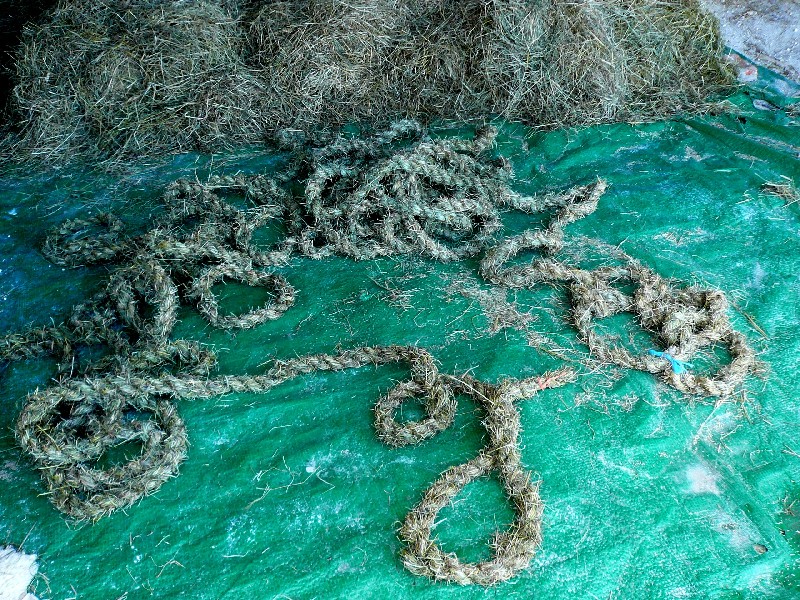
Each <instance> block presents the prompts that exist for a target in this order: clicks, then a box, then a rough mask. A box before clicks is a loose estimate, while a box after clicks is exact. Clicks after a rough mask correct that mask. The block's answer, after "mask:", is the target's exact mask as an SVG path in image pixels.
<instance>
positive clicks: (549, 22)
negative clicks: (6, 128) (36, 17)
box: [9, 0, 734, 161]
mask: <svg viewBox="0 0 800 600" xmlns="http://www.w3.org/2000/svg"><path fill="white" fill-rule="evenodd" d="M722 50H723V46H722V43H721V40H720V36H719V33H718V27H717V22H716V20H715V19H714V17H713V16H711V15H709V14H707V13H705V12H703V10H702V9H701V7H700V5H699V3H698V1H697V0H662V1H658V2H656V1H653V0H635V1H633V2H629V1H627V0H625V1H623V0H601V1H595V0H593V1H589V0H579V1H575V2H567V1H564V0H542V1H540V2H529V1H528V0H464V1H460V2H454V1H449V0H408V1H404V2H397V1H396V0H347V1H345V0H277V1H268V0H264V1H260V2H245V1H244V0H242V1H241V2H238V1H236V0H231V1H229V2H224V3H223V2H219V1H217V2H214V1H212V0H182V1H181V2H168V1H166V0H107V1H106V2H103V3H99V4H98V3H94V2H89V1H88V0H61V1H60V3H59V4H58V6H57V8H56V9H55V10H53V11H52V12H51V14H50V16H49V18H48V19H47V20H46V21H45V22H43V23H41V24H37V25H32V26H29V27H28V28H27V29H26V31H25V32H24V35H23V42H22V44H21V47H20V49H19V51H18V53H17V56H16V62H15V72H16V76H15V79H16V87H15V89H14V91H13V95H12V109H13V111H14V112H15V113H16V115H17V116H18V119H19V121H20V123H21V124H22V131H21V134H20V138H19V139H18V140H17V143H16V145H14V146H13V147H11V148H10V150H9V152H10V153H11V154H15V155H20V156H34V157H40V158H44V159H52V160H59V159H63V158H64V157H67V156H70V157H71V156H74V154H75V153H82V154H86V155H88V156H90V157H92V158H98V159H102V160H107V161H115V160H118V159H123V158H126V157H132V156H139V155H161V154H163V153H165V152H181V151H187V150H197V149H199V150H201V151H208V150H217V149H219V148H229V147H233V146H240V145H246V144H252V143H259V142H262V141H263V140H264V139H265V138H272V137H274V136H276V135H277V133H278V132H279V131H281V130H283V129H284V128H295V129H300V130H303V131H305V132H307V133H309V132H312V131H315V130H317V129H320V128H323V129H325V128H338V127H340V126H342V125H344V124H347V123H354V122H357V123H365V124H371V125H378V126H383V125H385V124H387V123H389V122H390V121H392V120H394V119H397V118H402V117H408V118H415V119H420V120H434V119H458V120H466V121H476V120H479V119H485V118H486V117H489V116H493V115H499V116H502V117H504V118H507V119H511V120H517V121H522V122H524V123H527V124H530V125H534V126H537V127H546V128H552V127H564V126H579V125H587V124H593V123H601V122H609V121H618V120H628V121H635V122H638V121H643V120H653V119H660V118H664V117H666V116H668V115H672V114H675V113H678V112H684V111H702V110H704V109H705V108H706V107H707V106H708V104H707V99H708V97H709V96H710V95H713V94H716V93H719V92H722V91H724V90H726V89H728V87H729V86H730V85H731V84H732V82H733V81H734V78H733V75H732V74H731V72H730V68H729V66H728V65H727V64H726V63H725V62H724V61H722V60H721V56H722Z"/></svg>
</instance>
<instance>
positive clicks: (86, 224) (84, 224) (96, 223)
mask: <svg viewBox="0 0 800 600" xmlns="http://www.w3.org/2000/svg"><path fill="white" fill-rule="evenodd" d="M98 229H100V232H98V231H97V230H98ZM124 232H125V226H124V225H123V223H122V221H120V220H119V219H118V218H116V217H115V216H114V215H111V214H108V213H100V214H97V215H95V216H93V217H89V218H88V219H70V220H69V221H65V222H64V223H63V224H62V225H61V226H59V227H57V228H55V229H54V230H53V231H51V232H50V233H49V234H48V235H47V237H46V238H45V241H44V244H43V246H42V254H44V255H45V256H46V257H47V259H48V260H50V261H51V262H53V263H55V264H57V265H65V266H69V267H80V266H84V265H93V264H99V263H103V262H107V261H110V260H113V259H115V258H117V256H118V255H119V254H120V253H122V252H124V251H125V250H127V249H128V244H127V243H126V242H125V241H124V240H123V237H122V236H123V233H124Z"/></svg>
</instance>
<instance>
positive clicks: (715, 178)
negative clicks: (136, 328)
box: [0, 71, 800, 600]
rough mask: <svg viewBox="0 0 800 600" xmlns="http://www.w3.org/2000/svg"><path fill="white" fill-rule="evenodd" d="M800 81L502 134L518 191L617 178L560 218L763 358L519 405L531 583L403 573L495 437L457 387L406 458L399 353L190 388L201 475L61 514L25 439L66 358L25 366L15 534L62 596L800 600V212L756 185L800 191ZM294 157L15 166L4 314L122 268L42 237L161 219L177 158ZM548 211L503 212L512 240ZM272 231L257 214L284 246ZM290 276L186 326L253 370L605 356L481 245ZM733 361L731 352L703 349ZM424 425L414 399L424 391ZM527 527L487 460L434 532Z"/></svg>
mask: <svg viewBox="0 0 800 600" xmlns="http://www.w3.org/2000/svg"><path fill="white" fill-rule="evenodd" d="M798 96H800V90H798V88H797V87H796V86H794V85H793V84H790V83H788V82H786V81H784V80H781V79H778V78H775V77H773V76H772V75H771V74H769V73H767V72H763V71H762V72H761V79H760V81H759V82H758V83H756V84H751V85H750V87H748V88H745V89H743V90H741V91H740V92H739V93H737V94H736V95H735V96H734V97H732V98H731V99H730V100H729V102H730V104H729V106H728V108H727V109H724V110H721V111H720V112H719V113H718V114H709V115H706V116H702V117H696V118H687V119H682V120H674V121H669V122H663V123H656V124H642V125H610V126H602V127H593V128H588V129H581V130H570V131H558V132H550V133H535V132H532V131H530V130H528V129H526V128H524V127H521V126H516V125H507V124H506V125H504V126H503V127H502V129H501V134H500V136H499V138H498V144H497V152H498V153H500V154H503V155H504V156H506V157H508V158H509V159H510V160H511V162H512V163H513V166H514V169H515V172H516V181H515V183H514V186H515V188H516V189H518V190H520V191H526V192H540V191H546V190H560V189H565V188H567V187H569V186H571V185H575V184H581V183H589V182H591V181H593V180H595V179H596V178H597V177H603V178H606V179H607V180H608V181H609V183H610V187H609V190H608V192H607V193H606V194H605V196H604V197H603V198H602V200H601V202H600V207H599V209H598V210H597V212H596V213H594V214H593V215H591V216H589V217H587V218H585V219H583V220H581V221H579V222H577V223H575V224H573V225H570V226H569V227H568V228H567V231H566V235H567V240H568V247H569V248H571V249H572V250H573V251H574V253H575V254H580V255H582V256H585V257H586V258H585V260H586V261H587V263H589V262H591V261H593V260H594V261H602V260H603V255H604V252H606V251H608V249H609V248H613V247H616V248H619V249H621V250H623V251H625V252H627V253H628V254H630V255H632V256H634V257H636V258H637V259H639V260H641V261H642V262H643V263H645V264H647V265H649V266H650V267H652V268H653V269H655V270H657V271H658V272H659V273H660V274H662V275H664V276H669V277H674V278H677V279H679V280H682V281H685V282H687V283H702V284H705V285H709V286H713V287H715V288H719V289H721V290H723V291H724V292H725V293H726V294H727V295H728V297H729V299H730V300H731V304H732V308H731V319H732V321H733V323H734V324H735V327H736V328H737V329H739V330H741V331H743V332H746V334H747V336H748V338H749V340H750V341H751V343H752V344H753V345H754V347H756V348H757V349H758V351H759V352H760V358H761V359H762V360H763V361H764V362H765V363H766V365H767V367H768V369H767V371H766V373H765V374H764V376H763V377H760V378H759V377H756V378H753V379H751V380H750V381H749V382H748V385H747V386H746V390H745V391H743V392H742V393H741V394H738V395H737V396H736V397H734V398H732V399H731V401H730V402H727V403H714V402H710V401H708V400H703V399H698V398H692V397H687V396H684V395H682V394H680V393H678V392H676V391H675V390H673V389H671V388H668V387H666V386H665V385H664V384H662V383H660V382H658V381H657V380H656V379H655V378H654V377H653V376H651V375H648V374H644V373H638V372H631V371H626V370H621V369H617V368H614V367H611V366H604V367H602V368H598V369H595V370H593V371H592V372H591V373H587V372H586V370H585V369H584V370H583V371H582V372H583V375H582V376H581V377H580V378H579V379H578V381H577V382H576V383H574V384H571V385H569V386H567V387H564V388H560V389H556V390H549V391H546V392H542V393H541V394H539V395H538V396H536V397H535V398H533V399H530V400H527V401H525V402H523V403H522V404H520V411H521V416H522V425H523V429H524V431H523V434H522V445H523V459H524V463H525V466H526V467H527V468H528V469H530V470H531V471H532V472H533V473H534V474H535V477H537V478H538V479H541V490H540V491H541V495H542V498H543V500H544V503H545V510H544V517H543V519H544V520H543V535H544V537H543V543H542V546H541V548H540V550H539V552H538V553H537V555H536V557H535V559H534V561H533V562H532V564H531V566H530V568H529V569H528V570H526V571H524V572H522V573H521V574H520V575H519V576H518V577H516V578H514V579H513V580H511V581H509V582H507V583H503V584H500V585H498V586H496V587H493V588H490V589H483V588H480V587H474V586H473V587H466V588H462V587H459V586H454V585H445V584H441V583H432V582H430V581H428V580H426V579H423V578H420V577H416V576H414V575H411V574H410V573H409V572H407V571H406V570H404V568H403V566H402V564H401V561H400V560H399V558H398V552H399V550H400V542H399V541H398V540H397V537H396V530H397V527H398V525H399V523H400V522H401V521H402V519H403V518H404V516H405V514H406V512H407V511H408V510H409V509H410V508H411V507H412V506H413V505H414V504H416V502H417V501H418V500H419V499H420V497H421V496H422V494H423V492H424V490H425V489H426V488H427V487H428V486H429V485H430V484H431V483H432V482H433V481H434V480H435V479H436V477H437V476H438V474H439V473H441V472H442V471H444V470H445V469H446V468H448V467H449V466H451V465H456V464H460V463H463V462H466V461H467V460H469V459H470V458H472V457H474V456H475V454H476V453H477V451H478V450H479V449H480V447H481V446H482V435H483V433H482V429H481V427H480V423H479V414H478V413H477V412H476V407H475V406H474V405H473V404H471V403H470V401H469V399H467V398H461V399H459V412H458V416H457V418H456V422H455V423H454V425H453V426H452V427H451V428H450V429H448V430H446V431H444V432H443V433H441V434H440V435H438V436H437V437H435V438H433V439H432V440H429V441H427V442H425V443H422V444H419V445H416V446H411V447H407V448H402V449H391V448H388V447H387V446H385V445H383V444H382V443H381V442H379V441H378V440H377V439H376V437H375V434H374V430H373V424H372V414H371V406H372V405H373V404H374V402H375V401H376V399H377V398H378V397H379V395H380V394H381V393H384V392H385V391H386V390H387V389H389V388H390V387H391V386H392V382H393V381H394V380H397V379H401V378H403V377H404V376H405V373H404V371H403V369H402V368H400V367H379V368H375V367H367V368H362V369H359V370H353V371H345V372H341V373H336V374H315V375H309V376H305V377H301V378H298V379H296V380H293V381H291V382H289V383H286V384H283V385H282V386H280V387H279V388H276V389H274V390H272V391H270V392H269V393H265V394H260V395H240V396H236V395H229V396H223V397H219V398H214V399H211V400H198V401H181V402H180V404H179V410H180V413H181V415H182V416H183V418H184V419H185V421H186V426H187V429H188V432H189V439H190V444H191V445H190V448H189V453H188V458H187V460H186V462H185V463H184V464H183V465H182V467H181V471H180V475H179V476H178V477H177V478H175V479H172V480H170V481H168V482H167V483H166V484H165V485H163V487H162V488H161V489H160V490H159V491H158V492H157V493H156V494H154V495H152V496H150V497H147V498H145V499H144V500H143V501H141V502H140V503H138V504H136V505H135V506H133V507H131V508H129V509H127V510H125V511H124V512H122V511H119V512H117V513H115V514H113V515H112V516H110V517H108V518H105V519H102V520H100V521H99V522H97V523H96V524H93V525H84V526H77V525H75V524H71V523H69V522H67V521H65V520H64V519H63V518H62V515H61V514H60V513H58V512H57V511H55V510H54V509H53V508H52V506H51V505H50V503H49V502H48V498H47V497H46V496H45V495H43V489H44V488H43V486H42V485H41V483H40V480H39V476H38V475H37V473H36V472H35V471H34V469H33V467H32V465H31V464H30V463H29V462H28V461H27V460H26V458H25V456H24V455H23V454H22V453H21V450H20V449H19V447H18V445H17V444H16V442H15V438H14V433H13V426H14V422H15V419H16V417H17V415H18V413H19V411H20V409H21V407H22V405H23V402H24V397H25V395H26V393H28V392H30V391H32V390H33V389H35V388H37V387H43V386H47V385H49V383H50V378H51V377H52V376H53V373H54V366H53V364H52V362H51V361H46V360H42V361H35V362H30V363H17V364H12V365H10V366H7V367H4V368H3V369H2V371H0V390H2V395H0V544H15V545H18V546H19V545H22V548H23V549H24V550H25V551H27V552H29V553H31V552H32V553H36V554H38V555H39V557H40V558H39V560H40V569H39V572H40V576H38V577H37V579H36V580H35V582H34V584H35V591H36V593H37V594H38V595H39V596H40V597H42V598H58V599H67V598H79V599H81V600H95V599H97V600H101V599H102V600H106V599H110V598H112V599H113V598H126V599H127V600H138V599H140V598H141V599H144V598H192V599H203V600H205V599H209V600H210V599H217V598H282V599H293V600H300V599H313V598H320V599H321V598H326V599H328V598H360V599H369V598H380V599H383V598H388V597H391V598H398V599H404V598H426V599H429V598H430V599H448V598H459V599H460V600H461V599H467V598H485V597H489V598H509V599H510V598H603V599H612V598H615V599H616V598H619V599H638V598H642V599H644V598H647V599H659V598H665V599H666V598H714V599H720V600H721V599H726V600H727V599H729V600H733V599H738V598H753V599H756V598H758V599H761V598H786V599H789V598H800V561H799V560H798V558H799V554H798V553H799V552H800V531H799V530H800V481H798V479H800V435H799V434H800V376H798V373H797V364H798V360H799V359H800V337H799V336H798V329H800V275H799V274H798V273H800V203H797V202H795V203H792V202H791V200H786V199H782V198H779V197H776V196H774V195H769V194H765V193H762V192H761V187H762V185H763V184H764V183H765V182H768V181H786V180H785V179H782V178H790V179H793V180H794V181H795V182H796V183H800V116H798V111H797V106H798V104H797V102H798ZM439 134H440V135H461V136H465V137H466V136H469V135H471V131H469V130H466V129H464V130H440V131H439ZM280 160H281V157H280V156H279V155H274V154H270V153H269V152H265V151H253V152H249V153H243V154H237V155H228V156H223V157H218V156H217V157H214V158H213V159H211V158H209V157H205V156H182V157H177V158H175V159H174V160H173V159H171V160H170V161H169V162H168V163H167V164H160V165H155V166H153V165H142V166H141V167H139V168H137V169H135V170H134V171H133V172H132V174H130V173H129V174H127V175H122V176H121V175H119V174H116V175H113V174H103V173H97V172H94V171H92V170H91V169H90V168H88V167H87V166H85V165H73V166H69V167H66V168H63V169H60V170H57V171H52V170H50V171H47V172H40V171H37V170H36V169H35V168H33V167H31V168H30V169H28V170H25V169H22V170H21V169H15V170H10V169H9V170H6V171H5V172H4V173H3V174H2V178H0V333H8V332H13V331H17V330H20V329H21V328H23V327H25V326H27V325H30V324H48V323H50V322H51V320H53V321H56V322H58V321H60V320H61V319H63V318H64V317H65V315H67V313H68V311H69V308H70V307H71V306H72V305H73V304H75V303H77V302H80V301H82V300H84V299H86V298H87V297H88V296H89V295H90V294H91V293H92V291H93V290H95V289H96V288H97V286H98V285H99V283H100V282H101V281H102V279H103V277H104V276H105V275H106V273H107V271H106V270H105V268H104V267H96V268H86V269H77V270H68V269H63V268H61V267H57V266H54V265H52V264H50V263H48V262H47V261H46V260H45V259H44V258H43V257H42V255H41V254H40V251H39V248H40V246H41V243H42V240H43V237H44V232H45V231H46V230H47V229H48V228H50V227H52V226H54V225H57V224H59V223H61V222H63V221H64V220H65V219H67V218H70V217H73V216H77V215H81V214H87V213H95V212H99V211H101V210H111V211H113V212H115V213H116V214H118V215H120V216H121V217H122V218H123V219H124V220H125V221H126V222H127V223H128V224H129V226H130V228H131V229H132V230H134V231H135V230H136V227H137V225H138V226H143V225H146V224H147V222H148V221H149V220H150V215H157V214H158V196H159V194H160V192H161V191H162V190H163V188H164V186H165V185H166V184H167V183H168V182H169V181H172V180H173V179H175V178H177V177H180V176H188V177H197V178H199V179H202V178H204V177H206V176H207V175H208V173H210V172H214V173H234V172H237V171H242V172H262V171H265V170H266V171H270V170H271V169H274V168H275V167H276V165H278V164H279V163H280ZM536 222H537V218H535V217H531V216H526V215H521V214H508V215H506V217H505V223H506V229H505V231H504V232H503V234H502V235H508V234H510V233H514V232H519V231H522V230H523V229H525V228H527V227H530V226H533V225H535V224H536ZM278 235H280V233H279V232H275V231H273V232H266V233H264V235H263V240H264V243H267V241H268V240H267V238H269V236H278ZM593 240H599V241H601V242H602V243H603V244H606V245H607V246H606V247H602V246H598V244H597V242H596V241H593ZM281 272H282V273H283V274H284V275H285V276H286V277H287V278H288V279H289V281H290V282H291V283H292V284H293V285H294V286H295V287H296V288H297V290H298V294H297V303H296V305H295V306H294V307H292V308H291V309H290V310H289V311H288V312H287V313H286V314H285V316H283V317H282V318H280V319H278V320H276V321H273V322H270V323H268V324H265V325H262V326H260V327H257V328H255V329H253V330H249V331H242V332H238V333H236V334H235V335H232V334H229V333H226V332H224V331H220V330H216V329H214V328H212V327H210V326H209V325H208V324H207V323H206V322H205V321H204V320H202V319H201V318H200V316H199V315H198V314H197V312H196V311H195V310H194V309H193V308H191V307H185V308H183V309H182V310H181V314H180V317H181V322H180V323H179V325H178V327H177V329H176V332H175V336H177V337H182V338H188V339H194V340H198V341H201V342H203V343H206V344H209V345H211V346H212V347H214V348H215V349H216V350H217V352H218V354H219V357H220V367H219V371H220V372H221V373H251V374H256V373H259V372H262V371H263V370H264V366H263V365H264V363H267V362H268V361H269V360H270V359H272V358H276V357H277V358H286V357H293V356H297V355H302V354H309V353H318V352H332V351H335V350H336V349H337V348H352V347H356V346H361V345H376V344H415V345H418V346H421V347H424V348H426V349H428V350H429V351H430V352H431V353H432V354H433V355H434V356H435V357H436V359H437V360H438V361H439V362H440V363H441V370H442V371H443V372H449V373H463V372H467V371H468V372H470V373H471V374H473V375H474V376H476V377H478V378H481V379H484V380H488V381H496V380H498V379H500V378H503V377H522V376H530V375H534V374H537V373H541V372H543V371H544V370H546V369H550V368H555V367H558V366H561V365H564V364H570V362H571V361H577V360H579V359H580V358H581V357H582V356H585V354H586V349H585V347H582V346H581V345H580V344H579V343H578V342H577V339H576V334H575V331H574V329H573V328H572V327H571V326H570V325H569V323H568V321H567V317H568V305H567V304H566V299H565V296H564V294H563V292H562V291H559V290H554V289H552V288H548V287H546V286H545V287H542V288H541V289H536V290H533V291H520V292H516V293H513V292H508V291H503V290H500V289H498V288H495V287H493V286H490V285H487V284H485V283H484V282H482V280H481V279H480V277H479V276H478V274H477V261H475V260H471V261H464V262H461V263H456V264H450V265H442V264H438V263H434V262H431V261H426V260H423V259H419V258H415V257H398V258H394V259H382V260H374V261H361V262H354V261H351V260H348V259H344V258H332V259H326V260H324V261H311V260H305V259H295V260H294V261H293V262H292V263H291V264H290V265H289V266H287V267H285V268H283V269H281ZM220 291H221V293H222V295H223V296H224V298H223V308H225V309H227V310H230V311H237V310H241V309H243V308H246V307H248V306H250V305H251V304H253V303H255V302H258V301H260V299H261V297H260V296H258V295H257V294H256V292H253V291H251V290H249V289H248V288H244V287H242V286H237V285H233V284H231V285H228V286H225V288H224V290H220ZM603 326H604V327H605V331H606V332H607V333H608V334H614V333H616V334H618V335H619V336H620V337H621V338H622V340H623V342H626V343H628V344H629V345H631V347H634V348H636V350H637V351H639V352H646V351H647V349H648V348H650V347H653V344H654V342H653V341H652V340H649V339H648V336H647V335H645V334H643V332H641V331H638V330H637V328H636V326H635V322H634V321H633V320H632V319H630V318H625V317H623V316H619V317H614V318H611V319H608V320H606V322H604V323H603ZM543 336H544V337H543ZM543 339H544V340H545V341H547V343H543V341H542V340H543ZM552 347H560V348H562V349H564V350H565V352H564V353H563V354H564V359H561V358H556V357H555V356H553V355H552V354H551V353H549V352H548V351H547V350H548V348H552ZM724 360H725V357H724V356H723V355H722V354H720V353H710V354H709V355H708V356H705V357H700V358H699V359H698V361H697V364H696V365H695V368H696V369H698V370H700V371H703V370H712V369H714V368H715V365H716V364H717V363H719V362H720V361H722V362H724ZM404 416H405V417H406V418H413V417H414V410H413V407H411V408H409V409H407V410H406V411H405V415H404ZM511 518H512V512H511V510H510V508H509V507H508V505H507V502H506V500H505V498H504V496H503V492H502V488H501V486H500V484H499V483H498V482H497V481H495V480H494V479H491V478H489V479H485V480H481V481H478V482H475V483H473V484H470V485H469V486H468V487H467V488H466V489H465V490H464V492H463V493H462V494H461V495H460V496H459V497H458V498H457V499H456V501H455V502H454V503H453V504H452V506H449V507H447V508H446V509H445V510H444V511H442V513H441V514H440V521H439V523H438V525H437V527H436V529H435V533H436V536H437V538H438V540H439V541H440V543H441V545H442V546H443V548H444V549H446V550H451V551H455V552H457V553H458V554H459V555H460V556H461V557H462V559H464V560H480V559H482V558H486V557H487V556H488V555H489V548H488V546H487V543H488V541H489V540H490V539H491V536H492V534H493V532H494V531H495V530H496V529H498V528H504V527H505V526H506V525H507V524H508V523H509V521H510V519H511ZM0 596H2V591H1V590H0Z"/></svg>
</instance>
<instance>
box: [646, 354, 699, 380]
mask: <svg viewBox="0 0 800 600" xmlns="http://www.w3.org/2000/svg"><path fill="white" fill-rule="evenodd" d="M648 352H649V353H650V354H651V355H652V356H658V357H660V358H664V359H666V360H668V361H669V364H670V365H672V371H673V373H677V374H678V375H680V374H682V373H686V371H688V370H689V369H691V368H692V366H693V365H692V363H690V362H686V361H683V360H678V359H677V358H675V357H674V356H672V355H671V354H670V353H669V352H659V351H658V350H653V349H652V348H650V350H648Z"/></svg>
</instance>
